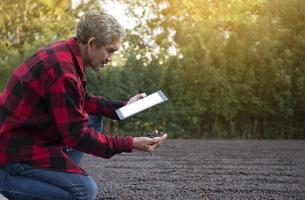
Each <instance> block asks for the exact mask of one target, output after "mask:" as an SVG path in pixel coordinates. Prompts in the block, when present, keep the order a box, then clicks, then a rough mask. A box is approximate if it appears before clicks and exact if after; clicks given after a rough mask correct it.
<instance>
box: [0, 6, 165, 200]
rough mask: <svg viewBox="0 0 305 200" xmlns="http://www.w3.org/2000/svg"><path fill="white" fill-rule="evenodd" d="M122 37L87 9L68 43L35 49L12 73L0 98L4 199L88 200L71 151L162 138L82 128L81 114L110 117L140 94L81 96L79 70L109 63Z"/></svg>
mask: <svg viewBox="0 0 305 200" xmlns="http://www.w3.org/2000/svg"><path fill="white" fill-rule="evenodd" d="M123 36H124V34H123V30H122V27H121V25H120V24H119V23H118V22H117V20H116V19H114V18H113V17H112V16H111V15H109V14H107V13H104V12H101V11H89V12H87V13H85V14H84V15H83V16H82V17H81V19H80V21H79V22H78V24H77V31H76V37H75V38H70V39H68V40H66V41H59V42H56V43H54V44H51V45H49V46H47V47H45V48H42V49H40V50H39V51H37V52H36V53H35V54H34V55H33V56H32V57H30V58H29V59H28V60H26V61H25V62H24V63H23V64H21V65H20V66H19V67H18V68H17V69H16V70H15V71H14V73H13V74H12V76H11V77H10V79H9V81H8V83H7V85H6V87H5V89H4V90H3V92H2V94H1V96H0V191H1V193H2V194H3V195H4V196H6V197H7V198H8V199H18V200H19V199H20V200H29V199H33V200H34V199H35V200H39V199H41V200H49V199H50V200H57V199H58V200H59V199H60V200H65V199H70V200H71V199H73V200H77V199H82V200H92V199H95V198H96V195H97V186H96V183H95V182H94V181H93V180H92V178H91V177H90V176H88V175H87V174H86V172H85V171H84V170H82V169H81V168H80V167H79V165H78V162H79V160H78V161H75V160H73V159H75V157H73V155H72V154H73V152H74V150H77V151H78V152H85V153H89V154H93V155H95V156H100V157H104V158H110V157H112V156H114V155H115V154H118V153H121V152H131V151H132V150H133V149H139V150H143V151H147V152H152V151H154V150H155V148H157V147H158V146H159V145H160V144H161V143H163V142H164V141H165V139H166V134H164V135H163V136H161V137H154V138H148V137H131V136H129V137H119V136H113V135H105V134H102V133H100V132H98V131H97V130H95V129H93V128H90V127H88V114H90V115H97V116H99V115H103V116H105V117H109V118H112V119H118V116H117V115H116V113H115V110H116V109H117V108H119V107H121V106H123V105H126V104H128V103H131V102H134V101H136V100H138V99H140V98H143V97H144V96H145V94H138V95H135V96H134V97H132V98H131V99H130V100H129V101H127V102H126V101H110V100H107V99H105V98H104V97H101V96H92V95H89V94H88V93H87V92H86V89H85V88H86V83H87V81H86V76H85V70H86V68H87V67H91V68H92V69H93V70H96V71H99V70H100V69H101V68H103V67H104V65H106V64H107V63H108V62H110V61H111V58H112V55H113V53H114V52H116V51H118V50H119V48H120V43H121V40H122V38H123ZM66 149H70V151H69V152H67V151H66ZM71 149H73V150H72V151H71ZM76 157H77V156H76Z"/></svg>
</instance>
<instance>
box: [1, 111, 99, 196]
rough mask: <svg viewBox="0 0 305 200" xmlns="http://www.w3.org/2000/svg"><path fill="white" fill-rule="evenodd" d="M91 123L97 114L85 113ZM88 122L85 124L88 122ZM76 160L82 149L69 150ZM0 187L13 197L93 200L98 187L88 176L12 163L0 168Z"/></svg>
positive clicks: (80, 155) (92, 124) (93, 123)
mask: <svg viewBox="0 0 305 200" xmlns="http://www.w3.org/2000/svg"><path fill="white" fill-rule="evenodd" d="M89 121H90V123H91V125H90V126H91V127H96V126H99V127H100V125H101V124H100V123H101V118H100V117H94V116H93V117H92V116H90V117H89ZM90 123H89V124H90ZM69 155H70V156H71V158H72V159H73V160H74V161H75V162H76V163H77V164H79V163H80V161H81V158H82V157H83V153H82V152H78V151H75V150H70V151H69ZM0 191H1V193H2V194H3V196H5V197H7V198H8V199H14V200H57V199H58V200H94V199H95V198H96V196H97V193H98V187H97V185H96V183H95V182H94V180H93V179H92V178H91V177H90V176H85V175H81V174H75V173H66V172H60V171H52V170H47V169H41V168H36V167H33V166H30V165H26V164H21V163H13V164H8V165H6V166H5V167H2V168H0Z"/></svg>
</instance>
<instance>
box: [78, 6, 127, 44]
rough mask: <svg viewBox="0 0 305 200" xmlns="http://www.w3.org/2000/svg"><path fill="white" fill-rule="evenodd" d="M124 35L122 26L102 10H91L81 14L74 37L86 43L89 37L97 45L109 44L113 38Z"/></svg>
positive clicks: (119, 37)
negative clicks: (93, 39) (94, 40)
mask: <svg viewBox="0 0 305 200" xmlns="http://www.w3.org/2000/svg"><path fill="white" fill-rule="evenodd" d="M124 36H125V34H124V30H123V27H122V26H121V24H120V23H119V22H118V21H117V20H116V19H115V18H114V17H113V16H112V15H109V14H107V13H106V12H104V11H97V10H91V11H88V12H86V13H85V14H84V15H82V16H81V18H80V20H79V22H78V23H77V27H76V39H77V41H78V42H79V43H82V44H86V43H87V42H88V40H89V39H90V38H91V37H94V38H95V39H96V45H97V46H98V47H101V46H104V45H107V44H110V43H111V42H112V41H113V40H116V39H121V38H123V37H124Z"/></svg>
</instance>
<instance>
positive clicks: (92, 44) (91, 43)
mask: <svg viewBox="0 0 305 200" xmlns="http://www.w3.org/2000/svg"><path fill="white" fill-rule="evenodd" d="M87 46H88V48H93V47H96V39H95V37H91V38H89V39H88V42H87Z"/></svg>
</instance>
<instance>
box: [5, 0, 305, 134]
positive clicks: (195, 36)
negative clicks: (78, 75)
mask: <svg viewBox="0 0 305 200" xmlns="http://www.w3.org/2000/svg"><path fill="white" fill-rule="evenodd" d="M113 2H116V3H119V4H122V5H125V8H126V15H127V16H128V17H130V18H132V19H133V21H134V23H135V25H134V27H133V28H132V29H128V30H126V33H127V35H126V39H125V40H124V42H123V45H122V50H121V51H120V54H119V55H118V56H116V58H115V61H114V62H113V63H112V65H113V66H108V67H106V68H105V69H103V70H102V71H101V72H100V73H98V74H96V73H93V72H92V71H90V70H89V71H87V73H88V79H89V88H88V89H89V90H90V92H92V93H95V94H98V95H103V96H106V97H108V98H111V99H128V98H129V97H131V96H132V95H134V94H136V93H138V92H142V91H145V92H147V93H151V92H154V91H156V90H158V89H161V90H162V91H164V92H165V93H166V95H167V96H168V97H169V101H168V102H167V103H164V104H162V105H159V106H157V107H154V108H153V109H152V110H151V111H147V112H143V113H141V114H138V115H136V116H135V117H131V118H129V119H127V120H124V121H121V122H117V121H111V120H105V132H112V133H116V134H131V135H140V134H141V133H143V132H147V131H151V130H154V129H163V130H164V131H166V132H168V134H169V135H170V136H171V137H175V138H177V137H183V138H242V139H246V138H251V139H252V138H256V139H304V138H305V123H304V122H305V21H304V19H305V12H304V10H305V1H303V0H206V1H202V0H181V1H174V0H162V1H161V0H155V1H152V0H141V1H140V0H134V1H127V0H125V1H124V0H117V1H113ZM103 5H104V1H93V0H91V1H82V2H81V3H80V4H79V5H78V6H77V7H72V2H71V1H63V0H54V1H51V0H40V1H39V0H24V1H17V0H2V1H1V2H0V12H1V16H2V17H1V18H0V47H1V48H0V89H1V88H3V87H4V85H5V82H6V81H7V79H8V77H9V75H10V73H11V72H12V71H13V70H14V69H15V68H16V67H17V66H18V65H19V64H20V63H21V62H22V61H23V60H24V59H25V58H26V57H28V56H30V55H31V54H32V53H33V52H34V51H35V50H37V49H38V48H40V47H42V46H44V45H46V44H49V43H51V42H54V41H56V40H59V39H66V38H68V37H72V36H73V35H74V31H75V23H76V21H77V19H78V18H79V16H80V15H81V14H82V13H83V12H85V11H86V10H88V9H100V8H103Z"/></svg>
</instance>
